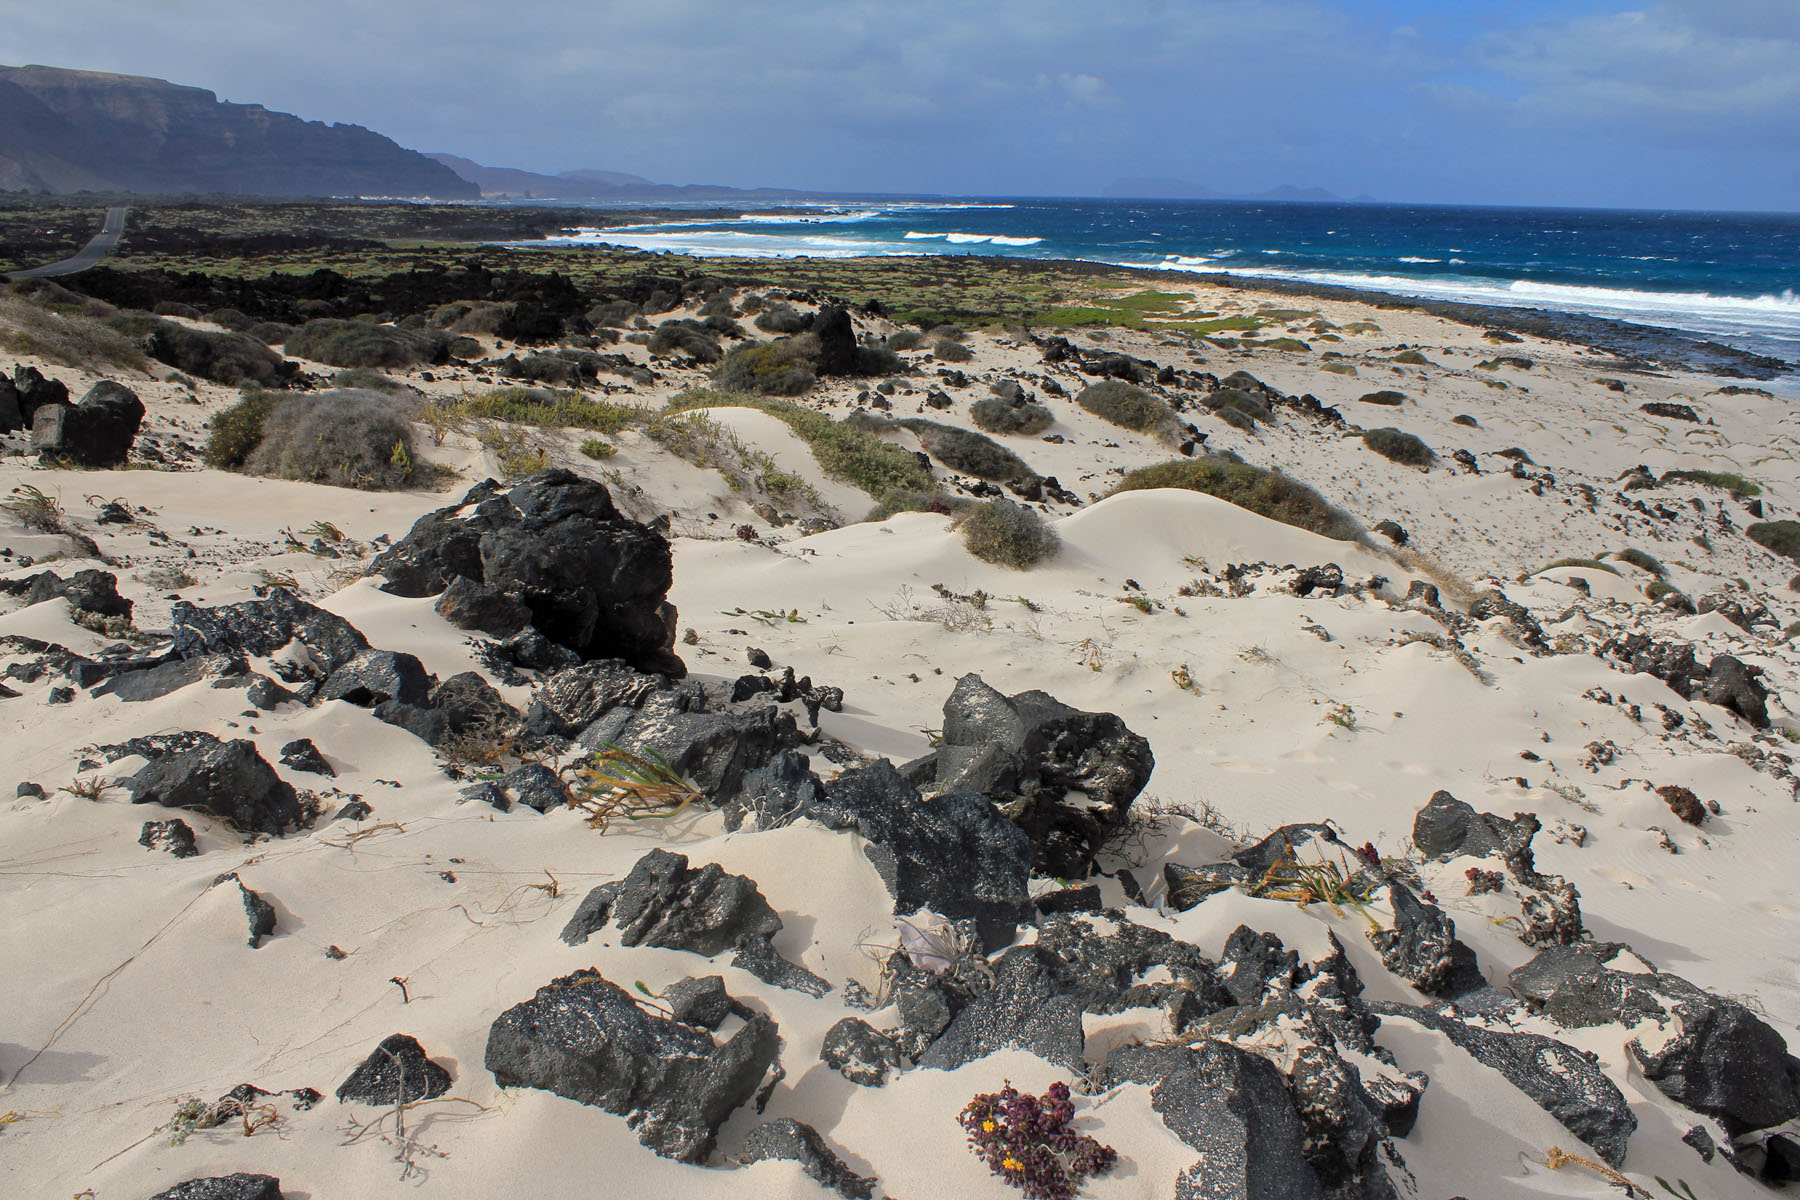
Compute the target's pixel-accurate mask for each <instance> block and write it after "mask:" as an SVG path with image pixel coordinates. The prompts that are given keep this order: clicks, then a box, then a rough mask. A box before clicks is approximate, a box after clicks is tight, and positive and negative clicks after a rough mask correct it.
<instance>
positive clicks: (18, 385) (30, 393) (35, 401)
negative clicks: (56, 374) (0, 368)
mask: <svg viewBox="0 0 1800 1200" xmlns="http://www.w3.org/2000/svg"><path fill="white" fill-rule="evenodd" d="M12 383H13V394H14V396H15V397H16V399H17V401H18V405H19V416H20V425H19V428H21V429H30V428H31V427H32V422H33V418H35V417H36V415H37V410H38V409H40V408H42V407H43V406H44V405H46V404H67V403H68V402H69V385H68V384H66V383H64V382H63V381H62V380H60V379H46V378H45V377H44V376H43V375H42V374H41V373H40V372H39V371H38V369H37V368H36V367H14V368H13V377H12Z"/></svg>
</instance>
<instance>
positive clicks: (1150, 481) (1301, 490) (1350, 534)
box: [1113, 455, 1362, 542]
mask: <svg viewBox="0 0 1800 1200" xmlns="http://www.w3.org/2000/svg"><path fill="white" fill-rule="evenodd" d="M1151 488H1183V489H1185V490H1187V491H1190V492H1204V493H1206V494H1207V495H1209V496H1217V497H1218V498H1219V499H1221V500H1224V501H1226V502H1228V503H1230V504H1235V505H1237V506H1238V507H1239V508H1245V509H1249V510H1250V511H1251V512H1253V513H1258V514H1260V515H1261V516H1265V517H1268V518H1269V519H1270V520H1272V521H1280V522H1281V523H1282V524H1283V525H1292V526H1294V527H1295V528H1296V529H1306V530H1310V531H1311V532H1313V533H1317V534H1321V535H1323V536H1325V537H1328V538H1332V539H1334V540H1336V541H1340V542H1349V541H1355V540H1357V539H1358V538H1360V537H1361V536H1362V528H1361V527H1360V526H1359V525H1358V524H1357V523H1356V520H1355V519H1354V518H1353V517H1351V516H1350V515H1349V514H1348V513H1345V512H1343V511H1341V510H1339V509H1337V508H1334V507H1333V506H1332V505H1331V503H1330V502H1329V501H1327V500H1326V499H1325V497H1323V496H1321V495H1319V493H1317V492H1315V491H1313V490H1312V489H1311V488H1309V487H1307V486H1306V485H1305V484H1303V483H1300V482H1299V481H1297V480H1294V479H1290V478H1288V477H1287V476H1286V475H1283V474H1281V473H1280V472H1279V471H1267V470H1264V469H1263V468H1261V467H1253V466H1251V465H1249V464H1248V463H1242V462H1233V461H1231V460H1229V459H1226V458H1222V457H1219V456H1217V455H1208V456H1206V457H1203V458H1183V459H1177V460H1176V461H1174V462H1168V463H1159V464H1158V465H1156V466H1152V467H1140V468H1138V469H1137V470H1135V471H1132V472H1131V473H1129V474H1128V475H1126V476H1125V478H1124V479H1122V480H1121V481H1120V482H1119V486H1118V487H1116V488H1114V489H1113V495H1115V496H1116V495H1118V494H1119V493H1120V492H1133V491H1143V490H1147V489H1151Z"/></svg>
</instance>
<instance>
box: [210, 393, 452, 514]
mask: <svg viewBox="0 0 1800 1200" xmlns="http://www.w3.org/2000/svg"><path fill="white" fill-rule="evenodd" d="M412 410H413V405H412V404H410V403H409V402H407V401H404V400H400V399H397V398H395V397H393V396H389V395H384V394H382V393H380V392H370V391H332V392H317V393H314V394H312V395H308V396H294V397H292V398H290V399H288V400H287V401H286V402H284V403H281V404H278V405H276V406H275V407H273V408H271V409H270V410H269V411H268V413H267V414H266V415H265V416H264V418H263V422H262V428H263V436H262V441H261V442H260V443H259V444H258V445H257V447H256V449H255V451H254V452H252V453H251V455H250V456H249V458H248V459H247V460H246V461H245V463H244V468H245V470H247V471H249V472H250V473H251V474H253V475H272V476H276V477H278V478H281V479H303V480H307V481H309V482H312V483H326V484H331V485H334V486H336V487H354V488H364V489H370V490H382V489H392V488H403V487H408V486H411V485H413V484H415V483H417V482H419V480H420V478H421V474H422V473H421V472H420V470H419V467H418V458H417V456H416V455H415V454H414V453H413V443H412V420H411V416H412Z"/></svg>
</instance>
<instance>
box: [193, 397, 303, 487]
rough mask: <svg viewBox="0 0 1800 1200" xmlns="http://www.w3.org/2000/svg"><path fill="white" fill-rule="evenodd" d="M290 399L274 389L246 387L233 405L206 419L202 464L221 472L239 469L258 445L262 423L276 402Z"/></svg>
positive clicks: (260, 442) (261, 433) (279, 402)
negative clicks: (207, 429) (203, 462)
mask: <svg viewBox="0 0 1800 1200" xmlns="http://www.w3.org/2000/svg"><path fill="white" fill-rule="evenodd" d="M288 399H290V397H288V396H283V395H280V394H278V393H276V392H265V391H262V390H260V389H256V388H250V389H246V390H245V391H244V393H243V394H242V396H241V397H240V398H239V400H238V402H237V403H236V404H233V405H232V406H231V407H230V408H227V409H223V410H221V411H220V412H218V413H215V414H214V415H213V418H212V420H211V421H210V422H208V428H209V429H210V430H211V432H210V433H209V434H208V435H207V438H206V452H205V459H206V465H207V466H209V467H218V468H219V469H220V470H223V471H237V470H241V469H242V468H243V465H244V463H245V462H247V461H248V460H249V458H250V456H251V455H252V454H254V453H255V452H256V448H257V447H258V446H260V445H261V444H262V440H263V424H264V422H266V421H267V420H268V418H269V414H270V413H271V412H273V411H275V408H276V406H277V405H279V404H281V403H283V402H284V401H286V400H288Z"/></svg>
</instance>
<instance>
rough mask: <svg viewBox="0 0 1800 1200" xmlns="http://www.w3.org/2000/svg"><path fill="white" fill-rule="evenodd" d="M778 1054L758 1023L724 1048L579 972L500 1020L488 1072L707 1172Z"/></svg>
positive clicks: (757, 1016) (763, 1023) (773, 1038)
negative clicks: (591, 1114)
mask: <svg viewBox="0 0 1800 1200" xmlns="http://www.w3.org/2000/svg"><path fill="white" fill-rule="evenodd" d="M779 1049H780V1038H779V1037H778V1036H777V1033H776V1028H775V1023H774V1022H773V1021H771V1020H770V1019H769V1018H768V1017H766V1016H764V1015H762V1014H761V1013H750V1014H749V1015H748V1016H747V1017H745V1019H744V1023H743V1025H742V1026H741V1027H740V1028H739V1029H738V1030H737V1032H735V1033H734V1034H732V1036H731V1037H730V1038H729V1039H728V1040H726V1041H725V1042H723V1043H720V1042H717V1041H715V1040H714V1039H713V1037H712V1035H711V1034H709V1033H707V1032H706V1030H704V1029H700V1028H696V1027H695V1026H692V1025H686V1024H682V1023H680V1022H677V1021H672V1020H670V1019H668V1018H667V1017H663V1016H660V1015H658V1014H655V1013H650V1012H646V1011H645V1010H644V1009H643V1008H642V1007H640V1006H639V1005H638V1003H637V1001H635V1000H633V999H632V998H631V995H630V994H629V993H628V992H626V991H625V989H624V988H621V987H619V986H618V985H617V984H615V983H612V982H611V981H610V980H607V979H606V978H604V977H603V976H601V975H600V973H599V972H598V971H593V970H584V971H577V972H575V973H574V974H573V975H565V976H563V977H562V978H560V979H557V980H554V981H553V982H551V983H549V984H546V985H545V986H544V987H541V988H539V989H538V991H537V994H536V995H535V996H533V997H532V998H531V999H530V1000H527V1001H524V1002H523V1003H521V1004H516V1005H514V1006H513V1007H512V1008H509V1009H507V1010H506V1011H505V1012H504V1013H501V1014H500V1016H499V1018H498V1019H497V1020H495V1022H494V1024H493V1026H492V1028H491V1029H490V1030H489V1031H488V1042H487V1054H486V1058H485V1062H486V1065H487V1069H488V1070H489V1071H491V1072H493V1075H494V1082H496V1083H498V1084H499V1085H500V1086H501V1087H535V1088H543V1089H544V1090H546V1091H550V1092H555V1093H556V1094H557V1095H559V1096H563V1097H565V1098H567V1099H570V1100H575V1101H579V1102H580V1103H582V1104H592V1105H594V1106H596V1107H599V1108H603V1109H605V1110H606V1111H607V1112H610V1113H616V1114H617V1115H619V1116H622V1117H626V1118H627V1119H628V1120H629V1122H630V1123H631V1125H632V1127H633V1128H634V1129H636V1130H637V1135H638V1141H639V1142H641V1143H642V1144H644V1145H645V1146H648V1147H649V1148H650V1149H652V1150H654V1151H655V1152H656V1153H658V1154H660V1155H662V1156H663V1157H665V1158H673V1159H677V1160H679V1161H681V1162H692V1163H700V1162H705V1161H706V1159H707V1157H708V1156H709V1155H710V1154H711V1153H712V1150H713V1146H714V1144H715V1143H716V1141H717V1138H718V1132H719V1126H720V1125H722V1124H724V1123H725V1120H726V1118H728V1117H729V1116H730V1115H731V1113H732V1112H733V1110H735V1109H736V1108H737V1107H738V1106H739V1105H741V1104H743V1103H744V1101H746V1100H748V1099H749V1098H750V1096H751V1094H752V1093H753V1092H755V1090H756V1086H757V1084H758V1083H759V1082H760V1081H761V1080H762V1077H763V1074H764V1072H766V1071H767V1070H768V1069H769V1066H770V1065H771V1064H772V1063H773V1062H774V1061H775V1055H776V1053H777V1052H778V1051H779Z"/></svg>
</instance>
